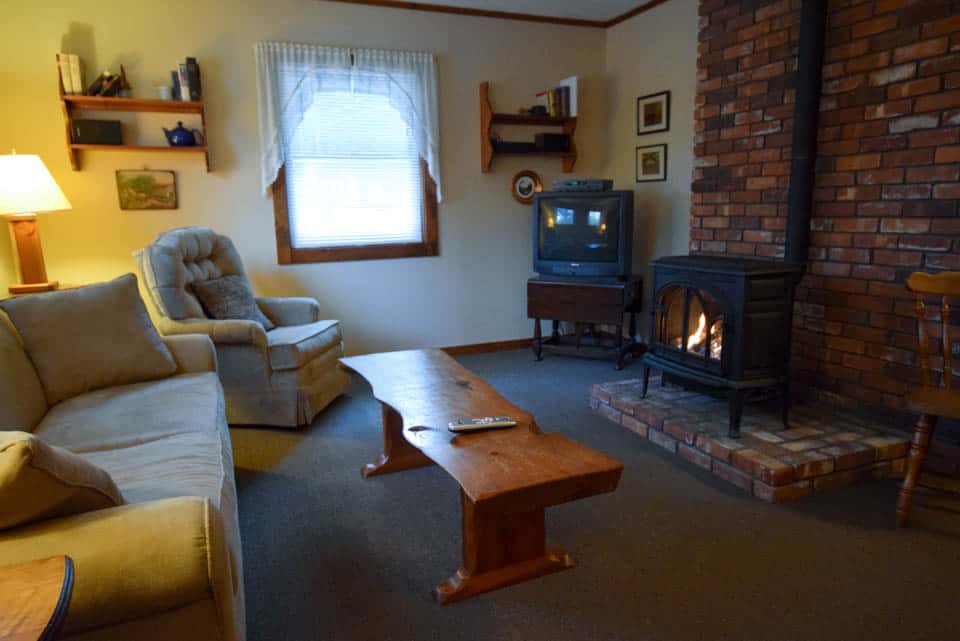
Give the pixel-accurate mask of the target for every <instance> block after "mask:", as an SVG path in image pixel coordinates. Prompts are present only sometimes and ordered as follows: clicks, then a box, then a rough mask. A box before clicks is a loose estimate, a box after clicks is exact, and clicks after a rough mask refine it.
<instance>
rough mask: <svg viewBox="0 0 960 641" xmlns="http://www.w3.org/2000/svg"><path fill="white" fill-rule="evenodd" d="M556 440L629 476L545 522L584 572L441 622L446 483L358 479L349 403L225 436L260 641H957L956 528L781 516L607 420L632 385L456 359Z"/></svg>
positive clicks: (455, 526) (792, 509) (804, 505)
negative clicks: (611, 387)
mask: <svg viewBox="0 0 960 641" xmlns="http://www.w3.org/2000/svg"><path fill="white" fill-rule="evenodd" d="M461 360H462V362H463V363H464V364H465V365H466V366H467V367H469V368H470V369H472V370H473V371H475V372H476V373H478V374H479V375H480V376H482V377H484V378H485V379H487V380H488V381H489V382H490V383H491V384H492V385H493V386H494V387H496V388H497V389H498V390H500V392H501V393H503V394H504V395H505V396H506V397H507V398H509V399H510V400H511V401H513V402H514V403H516V404H517V405H519V406H521V407H523V408H525V409H528V410H530V411H531V412H532V413H533V414H534V415H535V416H536V417H537V419H538V422H539V423H540V425H541V427H542V428H543V429H544V430H545V431H552V432H561V433H564V434H566V435H568V436H570V437H572V438H574V439H576V440H578V441H580V442H581V443H584V444H586V445H589V446H591V447H593V448H596V449H598V450H601V451H604V452H607V453H609V454H611V455H613V456H615V457H617V458H619V459H620V460H622V461H623V463H624V465H625V469H624V473H623V478H622V481H621V483H620V487H619V489H618V490H617V491H616V492H614V493H612V494H608V495H603V496H599V497H593V498H589V499H585V500H582V501H578V502H575V503H568V504H566V505H563V506H559V507H556V508H552V509H550V510H549V511H548V512H547V530H548V538H549V540H550V543H552V544H555V545H556V546H558V547H561V548H562V549H564V550H566V551H567V552H570V553H571V554H572V555H573V556H574V558H575V559H576V560H577V562H578V567H577V568H575V569H573V570H570V571H567V572H561V573H559V574H554V575H551V576H548V577H545V578H543V579H539V580H536V581H532V582H528V583H525V584H521V585H519V586H515V587H511V588H508V589H504V590H500V591H498V592H494V593H491V594H487V595H483V596H480V597H478V598H475V599H472V600H469V601H465V602H463V603H459V604H455V605H451V606H446V607H443V608H440V607H438V606H436V605H434V603H433V601H432V599H431V597H430V588H431V587H433V585H434V584H436V583H438V582H439V581H441V580H442V579H445V578H447V577H448V576H449V575H450V574H451V573H452V572H453V571H454V570H455V569H456V568H457V567H458V566H459V561H460V537H459V532H460V521H459V519H460V514H459V505H458V486H457V484H456V483H455V482H454V481H453V480H452V479H451V478H449V477H448V476H447V475H446V474H445V473H444V472H443V471H442V470H440V469H439V468H435V467H434V468H423V469H419V470H412V471H408V472H403V473H400V474H395V475H388V476H382V477H377V478H374V479H371V480H363V479H362V478H361V476H360V474H359V470H360V468H361V466H362V465H363V464H364V463H366V462H369V461H372V460H373V459H374V457H375V456H376V455H377V454H378V453H379V452H380V449H379V447H380V423H379V421H380V411H379V405H378V404H377V402H376V401H375V400H374V399H373V398H372V397H371V396H370V390H369V388H367V387H366V386H365V385H363V384H355V385H354V387H353V390H352V391H351V393H350V394H349V395H347V396H345V397H343V398H341V399H339V400H338V401H337V402H335V403H334V404H333V405H332V406H331V407H330V408H329V409H328V410H327V411H326V412H325V413H323V414H322V415H321V416H320V417H318V419H317V420H316V422H315V424H314V425H313V426H311V427H310V428H309V429H307V430H305V431H303V432H301V433H297V432H288V431H280V430H267V429H251V428H237V429H234V430H232V433H233V443H234V453H235V459H236V464H237V481H238V486H239V495H240V526H241V530H242V536H243V550H244V556H245V564H246V593H247V608H248V611H247V620H248V622H249V626H248V627H249V639H250V640H251V641H271V640H274V639H276V640H280V639H283V640H296V641H308V640H314V639H316V640H320V639H322V640H329V641H367V640H370V641H373V640H377V641H388V640H396V641H428V640H433V639H436V640H441V639H442V640H444V641H456V640H461V639H463V640H467V639H469V640H473V639H490V640H497V641H514V640H515V641H539V640H544V641H594V640H601V639H602V640H611V641H612V640H618V641H619V640H623V641H627V640H629V641H646V640H664V641H680V640H687V639H698V640H699V639H703V640H709V641H719V640H721V639H736V640H738V641H753V640H756V641H767V640H774V639H776V640H781V641H785V640H791V639H797V640H800V639H802V640H804V641H814V640H819V639H836V640H838V641H840V640H842V641H855V640H859V639H863V640H870V641H882V640H885V639H890V640H896V641H904V640H907V639H910V640H920V639H931V640H936V641H945V640H948V639H956V638H957V632H956V629H957V627H956V626H957V623H956V622H957V616H956V602H957V586H958V585H960V523H958V521H960V517H958V516H955V515H949V514H939V513H933V512H925V513H920V512H918V513H917V519H916V521H917V524H916V527H914V528H912V529H910V530H906V531H897V530H895V529H894V528H893V527H892V523H893V513H894V500H895V496H896V488H897V486H896V484H895V483H894V482H892V481H890V482H887V481H884V482H872V483H868V484H866V485H860V486H857V487H853V488H847V489H843V490H838V491H835V492H833V493H829V494H824V495H817V496H815V497H811V498H810V499H808V500H806V501H803V502H800V503H795V504H790V505H787V506H771V505H767V504H764V503H761V502H758V501H756V500H755V499H752V498H749V497H747V496H745V495H743V494H741V493H739V492H737V491H736V490H734V489H731V488H728V487H726V486H725V485H724V484H723V483H720V482H718V481H716V480H714V479H713V478H712V477H710V476H709V475H708V474H704V473H703V472H701V471H700V470H698V469H697V468H694V467H693V466H691V465H688V464H685V462H683V461H679V460H677V459H675V458H673V457H671V456H669V455H666V454H661V452H658V451H657V448H656V447H655V446H653V445H652V444H651V443H649V442H647V441H644V440H642V439H640V438H638V437H637V436H636V435H634V434H632V433H630V432H628V431H627V430H625V429H623V428H618V427H617V426H615V425H613V424H612V423H610V422H608V421H607V420H605V419H603V418H600V417H598V416H596V415H595V414H594V413H593V412H592V411H591V410H590V409H589V407H588V406H587V394H588V387H589V385H590V384H591V383H596V382H603V381H610V380H616V379H618V378H630V377H636V376H637V375H638V373H639V368H636V367H635V366H634V367H633V368H627V370H625V371H624V372H615V371H614V370H613V368H612V367H611V366H610V365H609V364H607V363H600V362H591V361H582V360H577V359H568V358H561V357H547V358H546V359H545V360H544V361H543V362H541V363H534V362H533V361H532V359H531V357H530V353H529V352H528V351H517V352H504V353H499V354H484V355H478V356H469V357H463V358H462V359H461Z"/></svg>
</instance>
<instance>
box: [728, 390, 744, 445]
mask: <svg viewBox="0 0 960 641" xmlns="http://www.w3.org/2000/svg"><path fill="white" fill-rule="evenodd" d="M729 398H730V428H729V431H728V433H727V436H729V437H730V438H740V419H741V418H742V417H743V391H742V390H730V393H729Z"/></svg>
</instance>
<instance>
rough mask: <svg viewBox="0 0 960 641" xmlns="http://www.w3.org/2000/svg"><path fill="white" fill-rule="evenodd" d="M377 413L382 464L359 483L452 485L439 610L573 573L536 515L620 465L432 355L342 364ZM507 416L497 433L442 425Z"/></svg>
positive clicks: (601, 485) (592, 488) (613, 482)
mask: <svg viewBox="0 0 960 641" xmlns="http://www.w3.org/2000/svg"><path fill="white" fill-rule="evenodd" d="M340 365H341V367H343V368H344V369H347V370H349V371H352V372H356V373H357V374H359V375H360V376H362V377H364V378H365V379H367V381H369V382H370V384H371V385H372V386H373V394H374V396H375V397H376V398H377V399H378V400H379V401H380V403H381V404H382V406H383V454H381V455H380V457H379V458H378V459H377V461H376V462H375V463H371V464H369V465H367V466H366V467H365V468H364V469H363V475H364V477H370V476H376V475H378V474H388V473H391V472H399V471H401V470H407V469H411V468H415V467H422V466H424V465H432V464H434V463H435V464H437V465H439V466H440V467H442V468H443V469H444V470H446V472H447V473H448V474H450V476H452V477H453V478H454V479H456V481H457V482H458V483H459V484H460V505H461V510H462V529H463V533H462V536H463V566H462V567H461V568H460V569H459V570H457V572H456V573H455V574H454V575H453V576H452V577H450V578H449V579H447V580H446V581H444V582H443V583H441V584H440V585H438V586H437V587H436V588H434V591H433V594H434V598H435V599H436V600H437V602H438V603H440V604H441V605H443V604H446V603H452V602H454V601H460V600H462V599H466V598H469V597H472V596H476V595H478V594H481V593H483V592H488V591H490V590H496V589H498V588H502V587H506V586H508V585H513V584H515V583H520V582H521V581H527V580H529V579H533V578H536V577H539V576H543V575H545V574H550V573H552V572H558V571H560V570H566V569H569V568H571V567H573V566H574V562H573V559H571V558H570V556H569V555H567V554H565V553H563V552H560V551H558V550H548V549H547V547H546V532H545V530H546V528H545V523H544V510H545V508H547V507H549V506H551V505H558V504H560V503H566V502H568V501H575V500H577V499H581V498H585V497H588V496H593V495H594V494H601V493H604V492H612V491H613V490H614V489H616V487H617V483H618V482H619V480H620V473H621V472H622V471H623V465H622V464H621V463H620V462H619V461H617V460H615V459H613V458H610V457H609V456H606V455H605V454H601V453H600V452H596V451H594V450H591V449H590V448H587V447H584V446H582V445H579V444H578V443H576V442H574V441H572V440H570V439H569V438H567V437H565V436H562V435H560V434H545V433H543V432H541V431H540V428H539V427H537V424H536V421H534V419H533V417H532V416H531V415H530V414H528V413H527V412H525V411H523V410H522V409H520V408H519V407H517V406H515V405H513V404H512V403H510V402H509V401H508V400H506V399H505V398H503V397H502V396H500V394H498V393H497V392H496V390H494V389H493V388H492V387H490V385H488V384H487V383H486V382H484V381H483V379H481V378H480V377H478V376H477V375H476V374H474V373H472V372H471V371H469V370H468V369H466V368H465V367H463V366H462V365H460V364H459V363H457V362H456V361H455V360H453V359H452V358H450V357H449V356H447V355H446V354H445V353H444V352H442V351H440V350H413V351H404V352H389V353H384V354H371V355H367V356H354V357H350V358H343V359H341V360H340ZM483 416H510V417H512V418H513V419H514V420H516V421H517V426H516V427H514V428H511V429H506V430H495V431H488V432H476V433H472V434H454V433H452V432H450V431H448V430H447V424H448V423H449V422H450V421H453V420H456V419H460V418H476V417H483Z"/></svg>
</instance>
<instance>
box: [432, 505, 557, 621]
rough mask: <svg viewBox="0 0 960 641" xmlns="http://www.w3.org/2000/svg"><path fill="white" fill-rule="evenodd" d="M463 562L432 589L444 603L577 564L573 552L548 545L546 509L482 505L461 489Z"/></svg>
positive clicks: (436, 597)
mask: <svg viewBox="0 0 960 641" xmlns="http://www.w3.org/2000/svg"><path fill="white" fill-rule="evenodd" d="M460 505H461V509H462V521H463V534H462V536H463V566H462V567H461V568H460V569H459V570H457V573H456V574H454V575H453V576H452V577H450V578H449V579H447V580H446V581H444V582H443V583H441V584H440V585H438V586H437V587H436V588H434V590H433V596H434V599H436V601H437V603H439V604H440V605H446V604H447V603H455V602H456V601H462V600H463V599H468V598H470V597H473V596H477V595H478V594H482V593H484V592H490V591H491V590H497V589H499V588H505V587H507V586H509V585H514V584H516V583H522V582H523V581H529V580H530V579H535V578H537V577H541V576H544V575H546V574H552V573H554V572H559V571H561V570H568V569H570V568H572V567H573V566H574V565H575V563H574V561H573V559H572V558H570V556H569V555H567V554H565V553H563V552H560V551H556V550H547V548H546V525H545V523H544V509H543V508H542V507H541V508H536V509H533V510H530V511H528V512H519V513H509V514H507V513H502V512H498V511H492V510H483V509H481V508H478V507H477V506H476V504H475V503H474V502H473V501H471V500H470V498H469V497H468V496H467V495H466V494H464V493H463V491H462V490H461V492H460Z"/></svg>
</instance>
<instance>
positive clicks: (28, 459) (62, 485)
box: [0, 432, 123, 530]
mask: <svg viewBox="0 0 960 641" xmlns="http://www.w3.org/2000/svg"><path fill="white" fill-rule="evenodd" d="M122 504H123V496H122V495H121V494H120V490H118V489H117V486H116V484H115V483H114V482H113V479H111V478H110V475H109V474H107V473H106V472H105V471H104V470H102V469H100V468H99V467H97V466H96V465H94V464H93V463H90V462H89V461H86V460H84V459H82V458H81V457H79V456H77V455H76V454H74V453H73V452H70V451H68V450H65V449H63V448H60V447H55V446H53V445H48V444H47V443H44V442H43V441H41V440H40V439H39V438H37V437H36V436H34V435H33V434H29V433H27V432H0V530H3V529H5V528H10V527H14V526H17V525H23V524H24V523H32V522H34V521H40V520H43V519H50V518H54V517H58V516H67V515H70V514H79V513H81V512H90V511H92V510H102V509H103V508H107V507H113V506H115V505H122Z"/></svg>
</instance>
